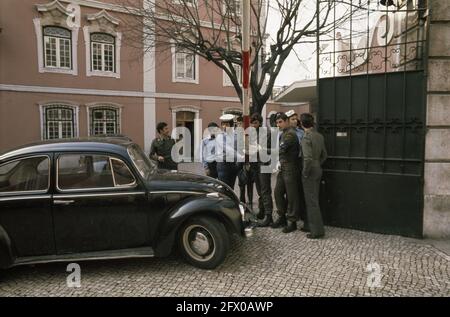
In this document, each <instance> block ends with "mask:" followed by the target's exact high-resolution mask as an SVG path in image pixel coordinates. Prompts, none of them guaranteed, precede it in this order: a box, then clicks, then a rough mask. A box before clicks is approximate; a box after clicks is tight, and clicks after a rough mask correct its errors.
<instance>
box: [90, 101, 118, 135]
mask: <svg viewBox="0 0 450 317" xmlns="http://www.w3.org/2000/svg"><path fill="white" fill-rule="evenodd" d="M89 117H90V121H91V122H90V127H91V128H90V133H89V134H90V135H91V136H113V135H117V134H120V109H117V108H113V107H95V108H91V109H90V114H89Z"/></svg>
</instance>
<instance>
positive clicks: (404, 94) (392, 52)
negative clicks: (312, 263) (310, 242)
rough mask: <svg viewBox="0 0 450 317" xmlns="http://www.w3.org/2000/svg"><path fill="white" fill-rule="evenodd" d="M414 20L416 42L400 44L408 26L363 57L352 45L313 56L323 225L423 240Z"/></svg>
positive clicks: (420, 72)
mask: <svg viewBox="0 0 450 317" xmlns="http://www.w3.org/2000/svg"><path fill="white" fill-rule="evenodd" d="M409 9H411V8H408V10H406V8H405V12H406V17H407V20H408V15H409V14H412V12H413V10H412V9H411V10H409ZM417 12H418V14H420V10H418V11H416V13H417ZM367 14H368V15H369V14H371V12H369V10H368V13H367ZM386 20H387V19H386ZM417 21H418V22H417V24H416V25H415V26H414V29H415V30H416V31H414V32H417V33H414V34H417V38H414V40H411V39H410V40H408V39H406V40H405V34H406V37H408V34H409V36H411V35H410V34H411V30H412V29H413V26H410V27H409V28H408V26H406V29H407V30H406V31H405V32H403V33H401V34H403V36H402V35H401V34H400V36H399V37H398V38H397V39H396V40H395V41H394V40H393V41H394V43H392V42H390V43H385V45H380V46H378V47H375V48H374V47H373V46H371V45H367V50H366V51H365V52H364V53H363V51H362V50H361V48H360V47H358V49H357V50H356V49H354V50H352V45H350V49H349V50H341V51H339V49H336V47H334V49H333V50H332V53H330V52H328V53H325V52H323V51H322V52H321V53H320V54H319V63H318V64H319V74H321V75H322V77H321V78H320V79H319V81H318V94H319V107H318V113H317V117H318V126H319V131H320V132H321V133H322V134H323V135H324V137H325V142H326V145H327V149H328V154H329V159H328V160H327V162H326V163H325V166H324V177H323V182H322V188H321V208H322V213H323V216H324V221H325V223H326V224H328V225H332V226H338V227H345V228H354V229H359V230H366V231H371V232H378V233H387V234H398V235H404V236H412V237H421V236H422V228H423V179H424V177H423V174H424V146H425V128H426V124H425V96H426V94H425V82H426V80H425V72H424V67H423V65H424V60H423V56H424V54H423V50H422V48H423V47H424V45H423V43H425V39H424V36H423V34H424V33H423V32H422V33H420V32H419V31H420V30H419V29H420V28H424V27H425V25H424V23H422V22H423V20H420V19H418V20H417ZM386 23H387V22H386ZM368 24H369V22H368ZM386 27H387V26H386ZM367 29H368V32H369V27H368V28H367ZM350 30H351V27H350ZM351 34H352V33H351V32H350V43H351V37H352V35H351ZM393 38H394V37H393ZM386 41H387V40H386ZM335 43H336V39H334V40H333V45H334V46H335V45H336V44H335ZM410 43H415V44H413V45H411V44H410ZM411 47H414V50H411ZM419 50H420V51H419ZM380 52H381V56H382V58H379V60H380V61H381V62H380V63H381V64H380V65H381V67H380V66H379V65H378V62H377V61H376V58H377V56H378V57H379V56H380ZM411 52H412V53H411ZM330 54H331V55H330ZM358 54H359V57H360V58H361V61H364V60H365V61H366V62H365V63H361V62H358ZM362 54H366V55H362ZM419 54H420V55H419ZM343 56H345V58H344V59H343V58H342V57H343ZM343 60H344V62H342V61H343ZM327 61H328V65H329V68H327V67H325V65H327ZM352 63H355V65H352ZM356 64H358V65H356ZM324 74H325V75H324ZM327 76H328V77H327ZM330 76H333V77H330Z"/></svg>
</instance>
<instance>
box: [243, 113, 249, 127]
mask: <svg viewBox="0 0 450 317" xmlns="http://www.w3.org/2000/svg"><path fill="white" fill-rule="evenodd" d="M248 127H250V116H248V115H247V116H244V129H247V128H248Z"/></svg>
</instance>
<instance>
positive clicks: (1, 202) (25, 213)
mask: <svg viewBox="0 0 450 317" xmlns="http://www.w3.org/2000/svg"><path fill="white" fill-rule="evenodd" d="M51 161H52V160H51V155H50V154H42V155H41V154H40V155H35V156H27V157H21V158H15V159H11V160H8V161H6V162H3V163H2V164H0V227H1V229H3V230H4V231H6V233H7V235H8V237H9V239H10V240H11V244H12V248H13V251H14V253H15V255H16V256H17V257H30V256H44V255H52V254H55V243H54V239H53V221H52V211H51V208H52V205H51V203H52V200H51V193H50V179H51V178H50V177H51V175H50V170H51Z"/></svg>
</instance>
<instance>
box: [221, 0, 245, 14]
mask: <svg viewBox="0 0 450 317" xmlns="http://www.w3.org/2000/svg"><path fill="white" fill-rule="evenodd" d="M227 1H229V2H231V1H232V0H222V10H223V13H224V14H225V13H227ZM234 3H235V5H236V4H239V6H237V8H239V10H236V15H238V16H239V15H241V14H242V6H241V0H234ZM232 13H234V12H232Z"/></svg>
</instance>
